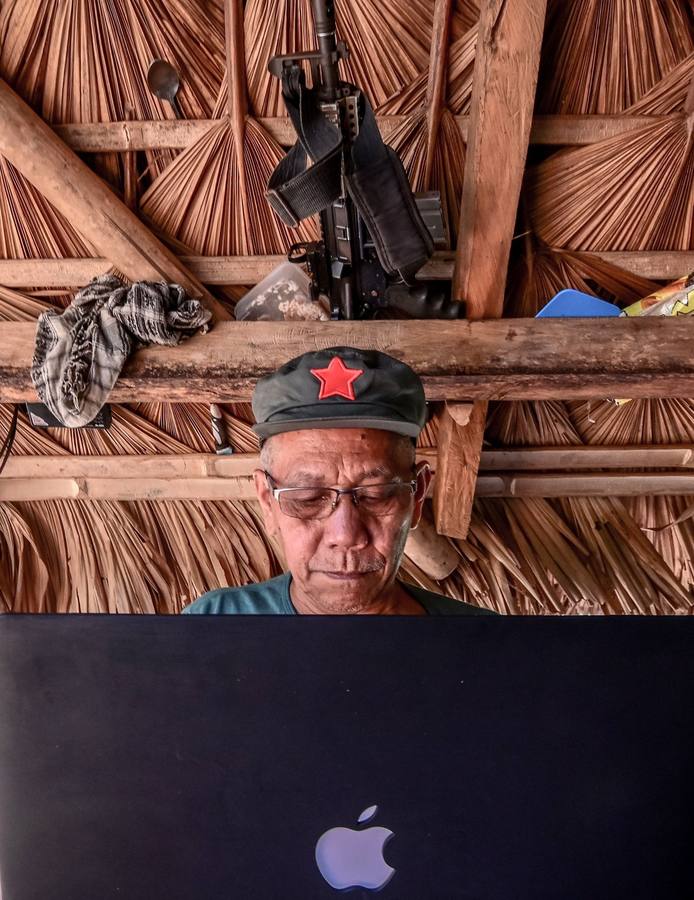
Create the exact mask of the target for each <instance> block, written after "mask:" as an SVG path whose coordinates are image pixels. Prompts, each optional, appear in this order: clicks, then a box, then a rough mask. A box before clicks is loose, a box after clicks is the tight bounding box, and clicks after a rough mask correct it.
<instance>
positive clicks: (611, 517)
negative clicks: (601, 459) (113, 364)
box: [559, 497, 694, 615]
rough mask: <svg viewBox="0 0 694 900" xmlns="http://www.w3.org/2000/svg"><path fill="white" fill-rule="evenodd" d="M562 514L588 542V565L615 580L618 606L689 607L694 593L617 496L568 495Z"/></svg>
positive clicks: (654, 610) (633, 609) (654, 611)
mask: <svg viewBox="0 0 694 900" xmlns="http://www.w3.org/2000/svg"><path fill="white" fill-rule="evenodd" d="M559 506H560V507H561V509H562V511H563V513H564V516H565V517H566V518H567V520H568V521H572V522H573V523H574V527H576V529H577V530H578V531H579V532H580V534H581V537H582V539H583V540H584V541H585V542H586V544H587V545H588V548H589V551H590V556H589V560H588V566H589V567H590V569H591V570H592V571H594V572H595V575H596V577H598V578H600V579H601V580H602V583H603V584H605V583H611V587H612V590H613V593H614V598H615V600H616V602H617V603H618V605H619V606H618V610H617V611H619V612H623V613H627V614H634V613H641V614H646V615H658V614H670V613H672V612H673V611H675V610H689V609H691V607H692V606H693V605H694V598H693V597H692V594H691V593H690V592H689V591H688V590H687V589H685V588H684V587H683V586H682V584H681V582H680V580H679V579H678V577H677V576H676V575H675V572H673V570H672V569H670V567H669V566H668V565H667V563H666V561H665V560H664V559H663V557H662V556H661V555H660V554H659V553H658V552H657V551H656V549H655V547H654V546H653V545H652V544H651V542H650V541H649V540H648V539H647V538H646V537H645V535H644V534H643V532H642V531H641V530H640V528H639V527H638V525H637V524H636V522H635V521H634V520H633V518H632V517H631V516H630V515H629V514H628V512H627V510H626V508H625V506H624V504H623V503H622V501H621V500H620V499H619V498H616V497H604V498H603V497H597V498H593V497H583V498H581V500H580V502H579V501H578V499H577V498H570V497H569V498H565V499H562V500H560V501H559Z"/></svg>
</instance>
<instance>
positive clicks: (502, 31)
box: [434, 0, 546, 538]
mask: <svg viewBox="0 0 694 900" xmlns="http://www.w3.org/2000/svg"><path fill="white" fill-rule="evenodd" d="M545 8H546V0H486V2H483V3H482V6H481V13H480V24H479V38H478V42H477V49H476V52H475V68H474V74H473V85H472V100H471V107H470V109H471V113H470V128H469V135H468V142H467V153H466V159H465V176H464V181H463V196H462V203H461V209H460V226H459V229H458V235H459V237H458V247H457V251H456V262H455V270H454V273H453V284H452V288H451V295H452V297H453V298H455V299H458V300H463V301H464V302H465V304H466V314H467V316H468V317H469V318H470V319H488V318H495V317H498V316H501V313H502V308H503V300H504V288H505V285H506V269H507V266H508V259H509V254H510V250H511V240H512V238H513V233H514V228H515V222H516V209H517V206H518V197H519V195H520V189H521V184H522V181H523V174H524V172H525V159H526V155H527V150H528V141H529V139H530V126H531V124H532V114H533V105H534V101H535V87H536V84H537V75H538V70H539V65H540V47H541V44H542V31H543V26H544V20H545ZM486 417H487V406H486V403H476V404H475V405H474V407H473V410H472V412H471V413H470V418H469V421H468V422H467V424H464V425H461V424H460V423H459V422H458V421H456V415H455V411H454V410H453V409H451V408H449V407H448V405H446V406H444V408H443V410H442V413H441V420H440V425H439V447H438V449H439V463H438V471H439V477H438V478H437V483H436V489H435V491H434V517H435V522H436V528H437V530H438V531H439V533H441V534H446V535H450V536H452V537H458V538H464V537H465V536H466V535H467V530H468V527H469V524H470V516H471V513H472V503H473V500H474V496H475V481H476V478H477V470H478V468H479V461H480V452H481V449H482V439H483V436H484V427H485V422H486Z"/></svg>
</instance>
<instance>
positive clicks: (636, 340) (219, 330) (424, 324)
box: [0, 316, 694, 403]
mask: <svg viewBox="0 0 694 900" xmlns="http://www.w3.org/2000/svg"><path fill="white" fill-rule="evenodd" d="M35 330H36V326H35V325H34V323H33V322H2V323H0V336H1V339H0V403H22V402H25V401H32V400H36V393H35V390H34V387H33V385H32V383H31V378H30V374H29V373H30V367H31V360H32V356H33V352H34V334H35ZM334 346H352V347H361V348H364V349H375V350H382V351H383V352H385V353H389V354H390V355H391V356H394V357H396V358H398V359H402V360H404V361H406V362H407V363H408V364H409V365H411V366H412V367H413V368H414V370H415V371H416V372H418V373H419V374H420V375H421V376H422V378H423V381H424V386H425V390H426V391H427V396H428V398H429V399H430V400H465V401H468V400H548V399H562V400H568V399H578V398H592V399H600V398H605V397H694V329H692V323H691V322H689V321H688V319H687V317H686V316H680V317H669V316H658V317H654V318H615V319H499V320H496V321H492V320H490V321H482V322H469V321H465V320H457V321H442V320H421V319H412V320H408V321H399V320H390V321H385V320H384V321H372V322H358V321H349V322H220V323H219V324H218V325H217V326H216V328H214V329H213V330H212V331H211V332H210V333H209V334H206V335H195V336H194V337H192V338H189V339H188V340H185V341H183V342H182V343H181V344H180V345H179V346H177V347H154V346H152V347H148V348H146V349H144V350H140V351H138V352H137V353H135V354H134V355H133V356H132V357H131V358H130V359H129V361H128V363H127V364H126V366H125V368H124V370H123V372H122V374H121V376H120V378H119V379H118V381H117V382H116V385H115V387H114V390H113V392H112V394H111V400H112V401H113V402H114V403H124V402H133V401H157V402H163V403H167V402H168V403H186V402H191V403H192V402H214V403H229V402H236V401H247V400H249V399H250V396H251V392H252V390H253V386H254V384H255V381H256V379H257V378H259V377H260V376H262V375H266V374H268V373H269V372H272V371H274V370H275V369H277V368H278V367H279V366H280V365H283V364H284V363H285V362H286V361H287V360H288V359H292V358H293V357H295V356H299V355H300V354H301V353H304V352H306V351H309V350H316V349H319V348H323V347H334Z"/></svg>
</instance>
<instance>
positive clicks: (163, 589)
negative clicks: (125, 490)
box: [16, 500, 170, 613]
mask: <svg viewBox="0 0 694 900" xmlns="http://www.w3.org/2000/svg"><path fill="white" fill-rule="evenodd" d="M16 508H17V509H19V510H20V512H21V515H22V518H23V519H24V520H25V521H26V522H27V524H28V525H29V528H30V529H31V533H32V535H33V538H34V540H35V542H36V546H37V547H38V548H39V551H40V556H41V559H42V560H43V562H44V564H45V565H46V568H47V569H48V571H49V572H50V573H51V577H50V582H49V587H48V590H47V602H46V606H47V611H49V612H102V613H105V612H109V613H116V612H122V613H136V612H145V613H154V612H163V611H165V610H166V609H167V608H168V603H169V593H170V586H169V585H170V580H169V566H168V563H167V561H166V560H165V559H164V558H163V557H162V556H161V555H160V554H159V553H158V552H157V551H156V550H155V548H154V546H153V545H152V543H151V542H150V541H149V540H148V539H147V537H146V535H145V533H144V532H143V530H142V529H141V528H140V527H139V526H138V525H137V524H136V521H135V520H134V519H133V518H132V517H131V516H130V515H129V514H128V512H127V510H126V508H125V505H124V504H122V503H112V502H108V501H105V502H98V503H97V502H94V501H75V500H44V501H41V502H38V503H22V504H16Z"/></svg>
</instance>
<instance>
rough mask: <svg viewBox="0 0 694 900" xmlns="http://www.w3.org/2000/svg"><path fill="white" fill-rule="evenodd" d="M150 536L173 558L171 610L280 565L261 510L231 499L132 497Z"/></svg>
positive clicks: (273, 571) (268, 573) (267, 574)
mask: <svg viewBox="0 0 694 900" xmlns="http://www.w3.org/2000/svg"><path fill="white" fill-rule="evenodd" d="M126 506H127V507H128V510H129V511H130V513H131V514H132V516H133V517H134V519H135V520H136V521H137V522H138V523H139V524H140V527H141V528H142V530H143V532H144V533H145V534H146V535H147V537H148V540H149V541H151V542H152V544H153V545H154V546H155V547H156V548H157V551H158V552H159V553H160V554H161V555H162V556H163V557H164V558H165V559H167V560H168V564H169V567H170V571H169V585H170V589H169V593H168V597H167V601H166V602H167V608H166V611H167V612H179V611H180V609H181V608H182V607H183V606H185V605H186V604H188V603H190V602H191V601H192V600H194V599H195V598H196V597H197V596H199V595H200V594H202V593H204V592H205V591H208V590H212V589H213V588H217V587H223V586H225V585H242V584H248V583H250V582H254V581H263V580H264V579H266V578H271V577H272V576H273V575H276V574H278V572H279V571H281V570H280V567H279V565H278V563H277V560H276V558H275V555H274V552H273V550H272V546H271V544H270V543H269V542H268V540H267V538H266V537H265V535H264V533H263V531H262V530H261V526H260V523H259V521H258V517H257V514H256V513H255V512H254V511H252V510H249V509H248V508H246V505H245V504H243V503H237V502H234V501H231V500H227V501H219V502H214V503H212V502H208V503H199V502H197V501H191V500H178V501H175V502H171V501H162V502H156V503H145V502H142V503H128V504H126Z"/></svg>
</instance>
